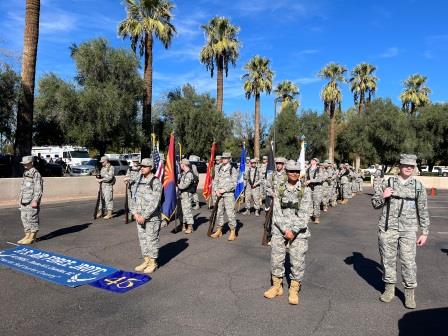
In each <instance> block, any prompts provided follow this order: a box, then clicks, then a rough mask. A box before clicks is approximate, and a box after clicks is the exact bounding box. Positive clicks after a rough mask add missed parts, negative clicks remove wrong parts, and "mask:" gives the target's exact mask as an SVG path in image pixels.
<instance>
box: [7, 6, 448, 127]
mask: <svg viewBox="0 0 448 336" xmlns="http://www.w3.org/2000/svg"><path fill="white" fill-rule="evenodd" d="M41 3H42V7H41V26H40V38H39V50H38V61H37V79H39V77H40V76H42V74H44V73H48V72H54V73H56V74H58V75H59V76H61V77H62V78H64V79H68V80H72V79H73V77H74V75H75V68H74V64H73V62H72V60H71V58H70V55H69V49H68V47H69V46H70V45H71V44H72V43H77V44H80V43H82V42H84V41H86V40H88V39H92V38H95V37H106V38H107V39H108V40H109V41H110V42H111V44H112V45H113V46H114V47H122V48H129V41H128V40H122V39H120V38H119V37H118V35H117V24H118V23H119V22H120V21H121V20H122V19H123V18H125V9H124V6H123V3H122V1H118V0H117V1H115V0H71V1H65V0H41ZM24 4H25V0H2V1H0V50H1V49H3V50H4V49H7V50H8V51H12V54H13V55H16V56H20V54H21V49H22V43H23V25H24V11H25V8H24V7H25V6H24ZM175 5H176V9H175V10H174V15H175V19H174V22H173V23H174V25H175V26H176V27H177V30H178V34H177V36H176V38H175V39H174V40H173V42H172V46H171V47H170V49H168V50H165V49H164V48H163V47H162V46H161V44H160V43H156V44H155V50H154V56H155V59H154V85H153V87H154V99H155V100H157V99H158V98H160V97H162V96H163V94H164V93H166V92H168V91H169V90H170V89H173V88H176V87H180V86H181V85H183V84H185V83H187V82H189V83H192V84H193V85H194V86H195V87H196V88H197V89H198V91H200V92H204V91H205V92H210V93H211V94H212V95H213V96H215V94H216V93H215V91H216V81H215V79H214V78H210V74H209V73H208V72H206V70H205V67H204V66H203V65H202V64H201V63H199V60H198V54H199V51H200V49H201V47H202V45H203V44H204V35H203V32H202V30H201V29H200V25H201V24H204V23H206V22H208V21H209V20H210V18H212V17H213V16H215V15H219V16H227V17H229V18H230V19H231V21H232V23H233V24H236V25H238V26H240V27H241V32H240V34H239V38H240V40H241V42H242V44H243V47H242V49H241V56H240V59H239V61H238V63H237V65H236V67H235V68H230V70H229V76H228V77H227V78H225V81H224V110H225V112H226V114H230V113H232V112H235V111H241V112H243V113H252V111H253V108H254V102H253V100H251V101H247V100H246V99H245V97H244V92H243V90H242V81H241V76H242V75H243V74H244V70H243V67H244V64H245V63H247V61H248V60H249V59H250V58H251V57H252V56H254V55H257V54H258V55H261V56H266V57H268V58H269V59H270V60H271V62H272V69H273V70H274V72H275V84H277V83H278V82H280V81H282V80H285V79H289V80H292V81H294V82H295V83H297V84H298V85H299V88H300V93H301V94H300V98H299V99H300V102H301V107H302V108H312V109H317V110H318V111H321V110H322V103H321V101H320V96H319V94H320V90H321V88H322V86H323V85H324V82H323V81H322V80H320V79H319V78H318V77H317V76H316V75H317V73H318V72H319V70H320V69H321V68H322V67H323V66H324V65H325V64H327V63H329V62H332V61H335V62H339V63H341V64H343V65H345V66H346V67H348V69H350V70H351V69H352V68H353V67H354V66H355V65H356V64H358V63H360V62H362V61H366V62H370V63H372V64H375V65H376V66H377V72H376V75H377V76H378V77H379V79H380V80H379V83H378V91H377V95H376V96H377V97H390V98H392V99H393V101H394V102H395V103H396V104H399V103H400V102H399V99H398V96H399V94H400V92H401V90H402V81H403V80H404V79H405V78H406V77H408V76H409V75H410V74H413V73H421V74H423V75H425V76H427V77H428V82H427V84H428V86H429V87H430V88H431V89H432V92H433V93H432V95H431V99H432V101H434V102H445V101H448V99H447V88H446V85H444V84H446V78H447V75H448V69H447V66H446V59H448V25H447V24H446V13H448V1H444V0H426V1H424V0H395V1H385V0H378V1H362V2H361V1H356V0H303V1H302V0H274V1H273V0H257V1H255V0H254V1H252V0H233V1H222V0H219V1H218V0H188V1H186V0H184V1H175ZM9 61H10V62H11V61H14V58H10V59H9ZM17 64H18V65H17V66H19V63H17ZM347 76H349V75H347ZM273 98H274V97H273V95H272V94H271V95H270V96H263V97H262V103H261V108H262V116H263V120H264V121H266V122H271V121H272V119H273V114H274V112H273V110H274V106H273V105H274V104H273ZM343 99H344V101H343V108H348V107H350V106H351V105H352V104H353V98H352V95H351V93H350V91H349V90H348V87H347V85H343Z"/></svg>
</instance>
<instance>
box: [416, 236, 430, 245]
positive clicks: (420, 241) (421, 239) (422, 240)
mask: <svg viewBox="0 0 448 336" xmlns="http://www.w3.org/2000/svg"><path fill="white" fill-rule="evenodd" d="M427 239H428V235H424V234H422V235H421V236H420V237H418V239H417V246H423V245H425V244H426V240H427Z"/></svg>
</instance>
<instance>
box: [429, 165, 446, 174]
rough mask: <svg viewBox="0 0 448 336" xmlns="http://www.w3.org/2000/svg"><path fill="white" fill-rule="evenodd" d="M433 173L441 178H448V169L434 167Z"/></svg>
mask: <svg viewBox="0 0 448 336" xmlns="http://www.w3.org/2000/svg"><path fill="white" fill-rule="evenodd" d="M432 172H433V173H436V174H438V175H439V176H448V167H446V166H434V167H432Z"/></svg>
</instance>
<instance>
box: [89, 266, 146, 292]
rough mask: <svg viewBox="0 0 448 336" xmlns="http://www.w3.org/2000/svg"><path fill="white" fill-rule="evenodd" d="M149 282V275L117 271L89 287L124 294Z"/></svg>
mask: <svg viewBox="0 0 448 336" xmlns="http://www.w3.org/2000/svg"><path fill="white" fill-rule="evenodd" d="M150 280H151V277H150V276H149V275H144V274H138V273H132V272H125V271H118V272H116V273H113V274H111V275H108V276H107V277H105V278H103V279H100V280H97V281H94V282H92V283H90V284H89V285H90V286H93V287H97V288H101V289H105V290H108V291H111V292H114V293H126V292H128V291H130V290H132V289H135V288H137V287H139V286H141V285H143V284H145V283H147V282H148V281H150Z"/></svg>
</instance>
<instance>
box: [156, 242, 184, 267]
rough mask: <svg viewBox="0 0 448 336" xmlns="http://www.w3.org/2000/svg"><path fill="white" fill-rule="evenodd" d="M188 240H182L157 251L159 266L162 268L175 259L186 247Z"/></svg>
mask: <svg viewBox="0 0 448 336" xmlns="http://www.w3.org/2000/svg"><path fill="white" fill-rule="evenodd" d="M188 245H189V244H188V239H187V238H182V239H179V240H178V241H175V242H171V243H168V244H165V245H163V246H162V247H161V248H160V250H159V258H158V261H159V266H160V267H162V266H164V265H166V264H168V263H169V262H170V261H171V259H173V258H175V257H176V256H178V255H179V254H181V253H182V251H183V250H185V249H186V248H187V247H188Z"/></svg>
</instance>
